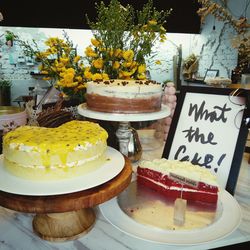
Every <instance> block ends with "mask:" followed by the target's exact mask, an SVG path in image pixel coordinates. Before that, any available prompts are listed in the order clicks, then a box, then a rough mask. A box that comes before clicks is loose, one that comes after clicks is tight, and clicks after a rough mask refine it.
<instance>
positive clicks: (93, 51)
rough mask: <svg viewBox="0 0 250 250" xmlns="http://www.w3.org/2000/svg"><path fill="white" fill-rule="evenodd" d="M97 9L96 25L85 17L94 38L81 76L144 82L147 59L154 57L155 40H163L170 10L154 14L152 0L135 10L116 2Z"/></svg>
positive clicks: (116, 0)
mask: <svg viewBox="0 0 250 250" xmlns="http://www.w3.org/2000/svg"><path fill="white" fill-rule="evenodd" d="M96 9H97V18H96V21H95V22H91V21H90V20H89V19H88V17H87V21H88V24H89V26H90V28H91V30H92V33H93V36H94V37H93V38H92V39H91V45H89V46H88V47H87V48H86V50H85V55H86V59H87V61H88V64H89V67H87V68H86V70H85V73H84V76H85V77H86V78H87V79H91V80H102V79H115V78H119V79H145V78H146V70H147V64H146V59H147V58H149V57H151V58H152V57H153V56H154V55H153V47H154V45H155V43H156V41H160V42H163V41H165V40H166V30H165V28H164V27H163V25H164V24H165V23H166V18H167V17H168V15H169V14H170V12H171V10H168V11H157V10H156V9H155V8H154V7H153V1H152V0H149V1H148V3H146V4H145V5H144V6H143V8H142V10H138V11H135V10H134V9H133V7H132V6H131V5H129V4H128V5H127V6H126V7H124V6H122V5H121V4H120V2H119V1H118V0H111V1H110V3H109V5H107V6H106V5H105V4H104V3H103V2H100V4H99V5H97V7H96ZM156 63H159V62H158V61H157V62H156Z"/></svg>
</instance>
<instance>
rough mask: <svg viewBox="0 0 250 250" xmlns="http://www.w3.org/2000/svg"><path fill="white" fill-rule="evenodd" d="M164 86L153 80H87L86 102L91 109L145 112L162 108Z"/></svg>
mask: <svg viewBox="0 0 250 250" xmlns="http://www.w3.org/2000/svg"><path fill="white" fill-rule="evenodd" d="M162 93H163V90H162V86H161V84H160V83H157V82H156V81H151V80H143V81H142V80H118V79H117V80H103V81H90V82H87V94H86V102H87V107H88V108H89V109H91V110H95V111H101V112H111V113H144V112H155V111H159V110H160V109H161V98H162Z"/></svg>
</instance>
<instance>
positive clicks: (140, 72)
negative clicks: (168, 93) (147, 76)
mask: <svg viewBox="0 0 250 250" xmlns="http://www.w3.org/2000/svg"><path fill="white" fill-rule="evenodd" d="M145 71H146V64H141V65H139V67H138V73H139V74H142V73H144V72H145Z"/></svg>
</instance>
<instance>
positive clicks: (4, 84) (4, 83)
mask: <svg viewBox="0 0 250 250" xmlns="http://www.w3.org/2000/svg"><path fill="white" fill-rule="evenodd" d="M11 85H12V82H11V81H10V80H5V79H0V87H11Z"/></svg>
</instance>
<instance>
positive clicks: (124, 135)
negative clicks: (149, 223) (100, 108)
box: [77, 103, 171, 159]
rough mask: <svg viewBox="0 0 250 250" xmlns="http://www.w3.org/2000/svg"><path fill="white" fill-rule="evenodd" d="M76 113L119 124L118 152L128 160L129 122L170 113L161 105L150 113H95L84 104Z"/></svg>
mask: <svg viewBox="0 0 250 250" xmlns="http://www.w3.org/2000/svg"><path fill="white" fill-rule="evenodd" d="M77 111H78V113H79V114H80V115H82V116H84V117H87V118H92V119H97V120H103V121H115V122H119V126H118V129H117V131H116V136H117V138H118V141H119V150H120V152H121V153H122V154H123V155H125V156H128V157H129V158H130V159H131V156H130V155H129V142H130V141H131V136H132V133H131V129H130V122H139V121H153V120H158V119H162V118H165V117H167V116H169V115H170V113H171V111H170V108H169V107H168V106H166V105H163V104H162V107H161V110H160V111H157V112H152V113H137V114H118V113H105V112H97V111H93V110H90V109H88V107H87V105H86V103H83V104H80V105H79V106H78V108H77ZM132 148H136V145H132ZM132 159H133V157H132Z"/></svg>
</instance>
